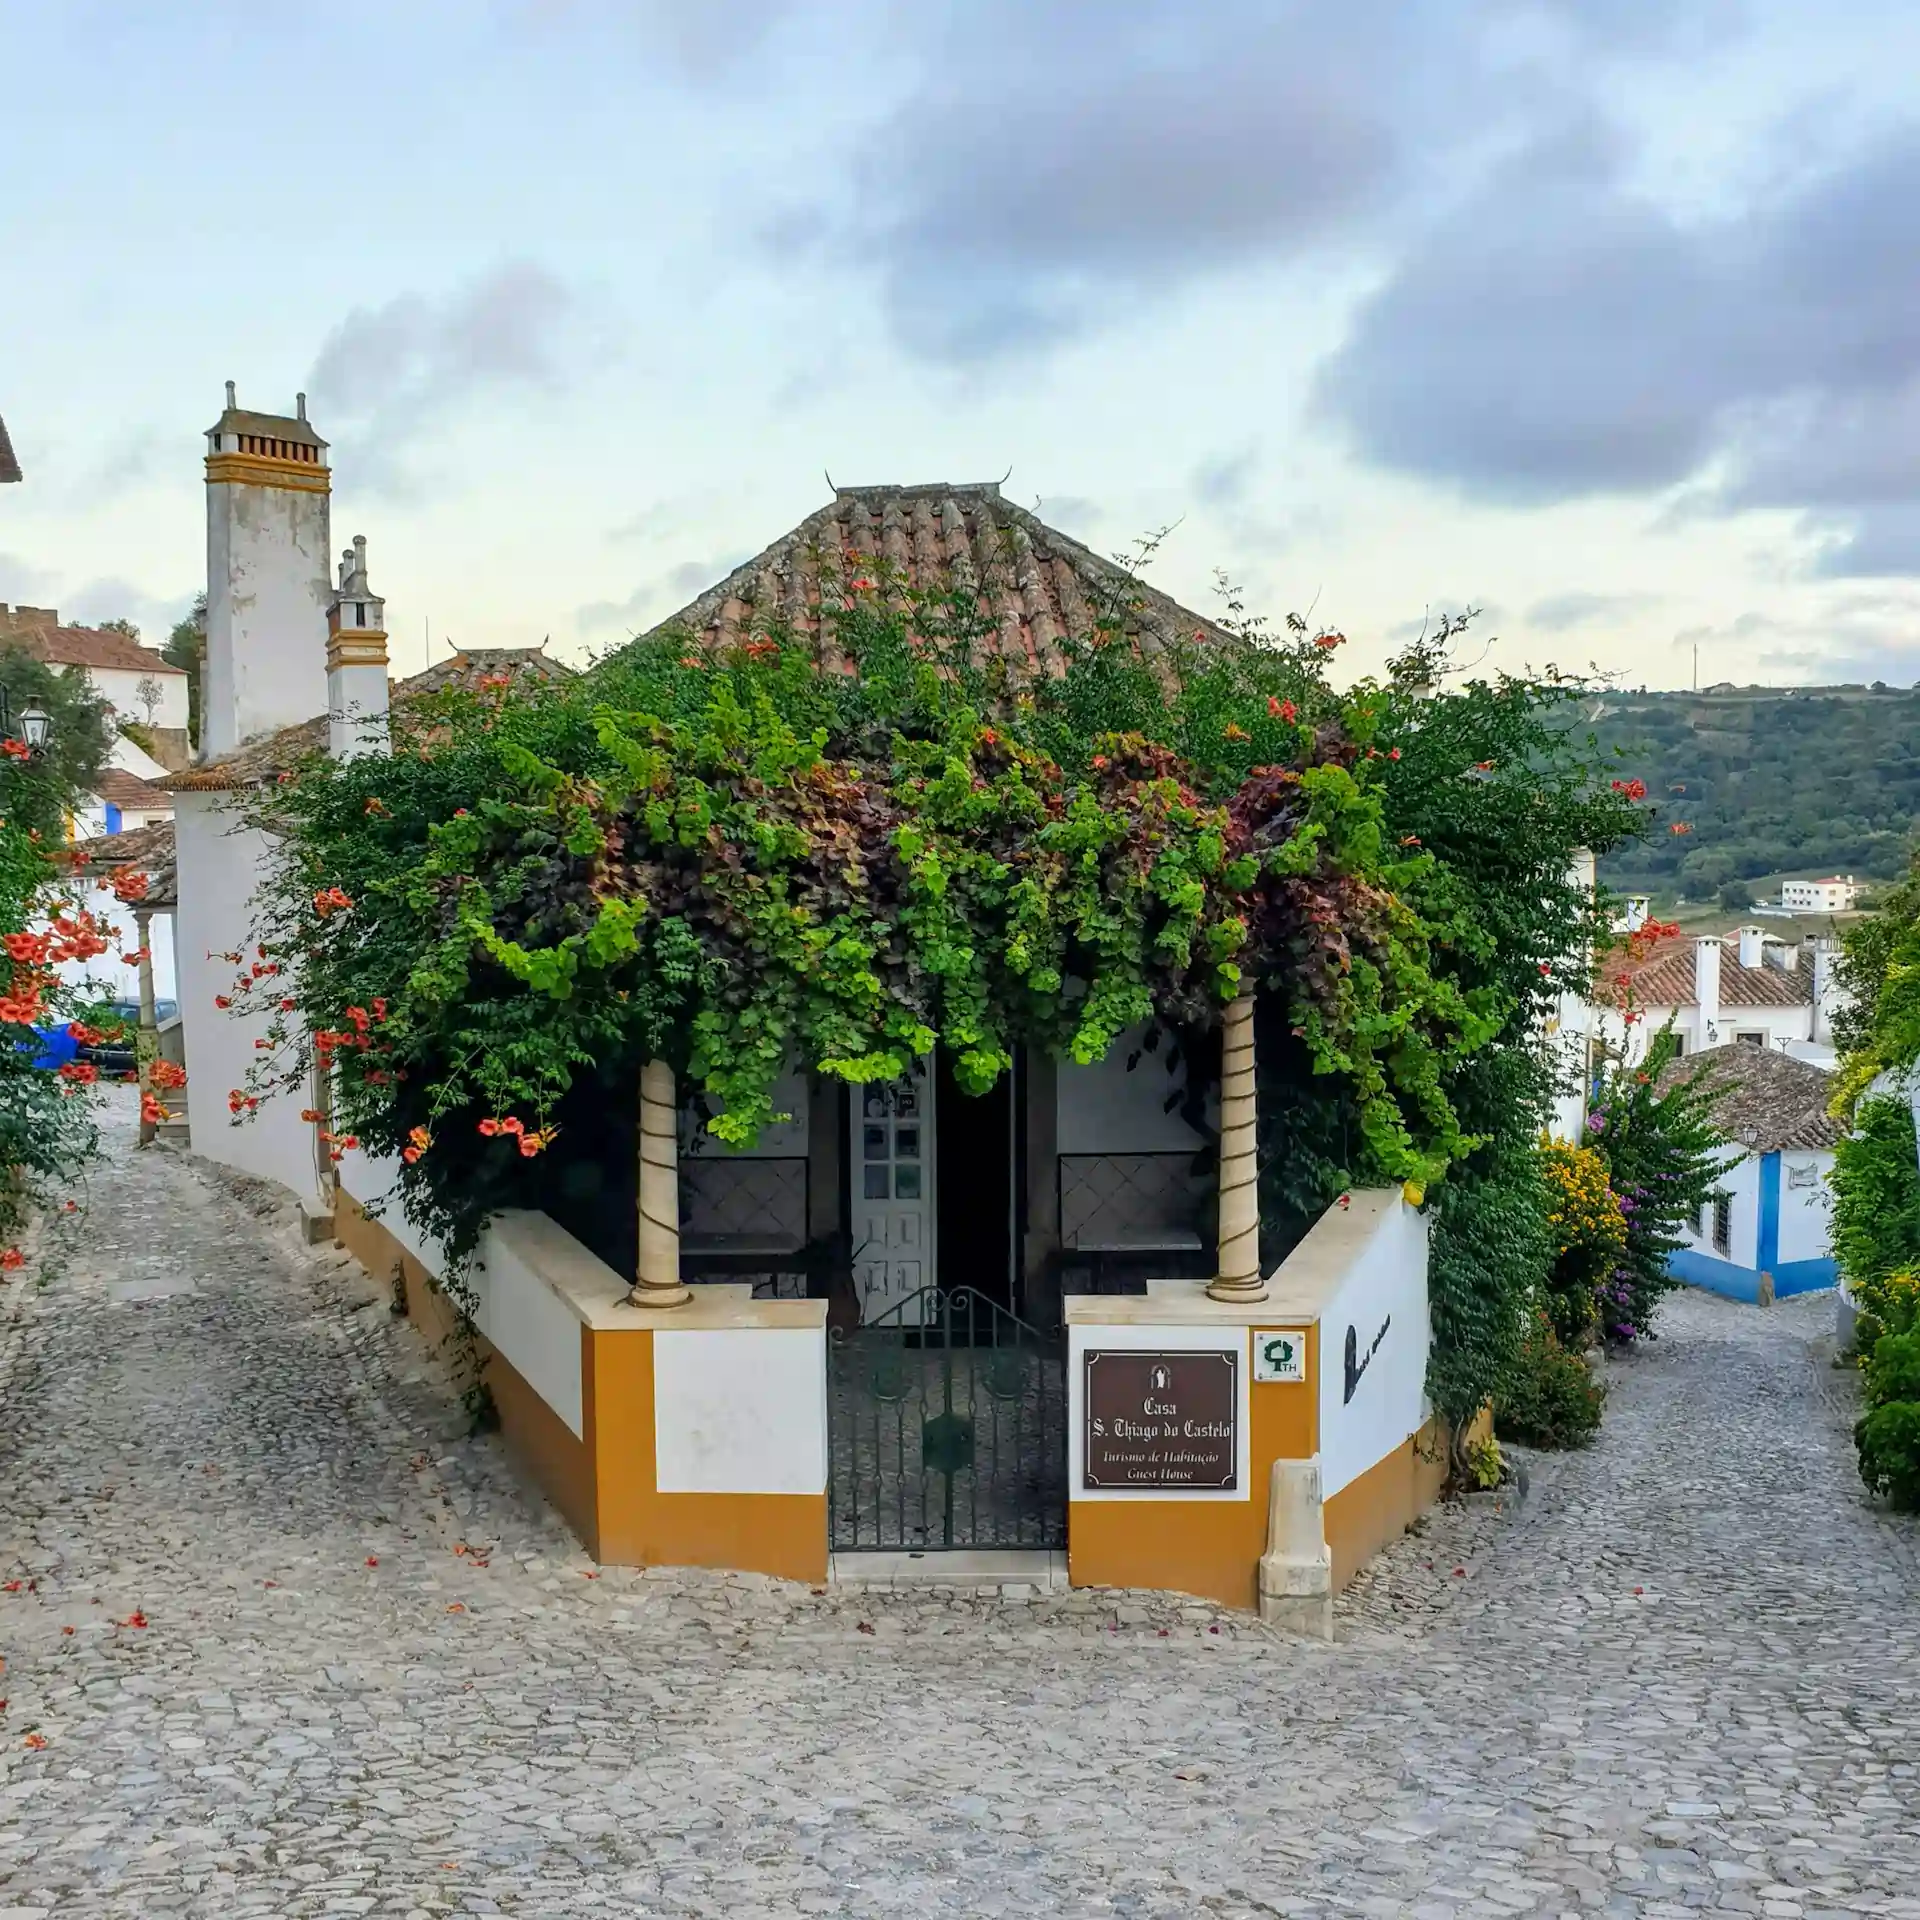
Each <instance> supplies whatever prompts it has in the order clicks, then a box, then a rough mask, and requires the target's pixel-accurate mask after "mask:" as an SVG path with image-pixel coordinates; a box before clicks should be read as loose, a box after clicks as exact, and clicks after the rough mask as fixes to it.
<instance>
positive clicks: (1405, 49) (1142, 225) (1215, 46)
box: [855, 0, 1460, 360]
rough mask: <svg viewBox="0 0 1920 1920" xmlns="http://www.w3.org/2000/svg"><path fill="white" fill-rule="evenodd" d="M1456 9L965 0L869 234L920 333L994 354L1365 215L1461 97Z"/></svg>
mask: <svg viewBox="0 0 1920 1920" xmlns="http://www.w3.org/2000/svg"><path fill="white" fill-rule="evenodd" d="M1435 18H1436V15H1435V12H1434V10H1433V9H1432V8H1431V7H1430V6H1427V5H1421V4H1413V5H1407V4H1401V0H1351V4H1349V5H1347V6H1345V7H1342V8H1339V9H1330V8H1325V7H1318V6H1308V5H1303V4H1284V3H1282V4H1276V0H1211V4H1209V5H1207V6H1205V7H1193V6H1191V5H1189V4H1186V0H1135V4H1132V5H1130V6H1127V7H1124V8H1100V9H1093V8H1089V7H1086V6H1084V5H1081V4H1075V0H979V3H978V4H974V5H970V6H965V7H955V8H952V9H950V10H949V11H948V13H947V14H946V16H945V18H944V21H943V22H942V23H941V24H940V25H939V26H938V27H937V28H936V29H935V30H934V31H933V33H932V35H931V47H932V57H931V58H929V59H928V60H927V63H926V66H925V69H924V72H923V75H922V77H921V78H920V80H919V81H918V83H917V84H916V85H915V86H914V87H913V89H912V91H911V93H910V95H909V97H908V98H907V99H906V100H905V101H904V102H903V103H902V105H901V106H900V108H899V110H898V112H897V113H896V114H895V115H893V116H892V117H890V118H889V119H887V120H886V121H884V122H883V123H882V124H881V125H880V126H879V127H877V128H876V129H875V130H874V132H873V133H872V135H871V138H870V140H869V141H868V143H867V146H866V149H865V159H864V164H863V165H862V167H861V169H860V179H859V182H858V186H859V192H858V196H857V197H858V200H859V202H860V204H861V205H862V206H863V207H865V208H867V209H869V210H870V212H869V217H868V219H867V220H866V222H865V223H864V224H863V225H862V227H861V229H860V231H859V232H858V234H857V235H856V236H855V238H856V240H857V243H858V244H859V246H860V248H861V249H862V251H863V252H866V253H868V254H869V255H870V256H871V257H877V258H879V259H880V260H881V262H882V263H883V265H882V270H883V275H884V280H885V288H886V296H887V300H888V304H889V306H890V308H891V310H892V312H893V315H894V318H895V320H896V322H897V324H898V325H899V327H900V329H901V332H902V336H903V338H904V340H905V341H906V342H907V343H908V344H909V346H910V347H911V348H913V349H914V350H916V351H919V352H922V353H925V354H928V355H931V356H933V357H936V358H945V359H953V360H968V359H978V358H985V357H990V356H992V355H994V354H996V353H1000V352H1003V351H1006V350H1008V349H1011V348H1015V347H1021V346H1028V345H1032V344H1034V343H1037V342H1044V341H1046V340H1049V339H1054V338H1058V337H1061V336H1063V335H1065V334H1068V333H1071V332H1074V331H1077V330H1078V329H1080V328H1081V327H1083V326H1084V325H1087V324H1089V323H1090V322H1091V321H1093V320H1094V319H1095V318H1097V317H1101V316H1102V314H1103V311H1104V314H1105V315H1107V316H1110V315H1111V313H1112V312H1113V311H1114V309H1113V306H1112V302H1111V299H1110V298H1109V296H1111V295H1113V294H1116V293H1120V294H1123V295H1124V297H1125V298H1126V299H1127V300H1129V301H1130V302H1133V303H1135V304H1137V303H1138V301H1139V300H1140V299H1141V298H1143V297H1148V298H1150V297H1154V296H1156V295H1159V294H1163V293H1164V292H1165V291H1167V290H1168V288H1169V287H1170V286H1171V285H1173V284H1175V283H1176V282H1178V281H1179V280H1181V279H1183V278H1187V277H1191V276H1192V275H1194V274H1197V273H1206V272H1212V271H1215V270H1218V269H1220V268H1223V267H1227V266H1231V265H1233V264H1236V263H1238V262H1240V261H1243V260H1245V259H1247V258H1249V257H1266V258H1271V257H1276V256H1279V255H1284V254H1286V253H1287V252H1289V251H1290V250H1293V249H1296V248H1298V247H1301V246H1303V245H1306V244H1309V243H1311V242H1314V241H1318V240H1322V239H1325V238H1326V237H1328V236H1329V235H1331V234H1333V233H1335V232H1337V231H1338V230H1339V229H1341V228H1342V227H1343V226H1344V225H1346V224H1348V223H1351V222H1353V221H1354V220H1357V219H1361V218H1364V217H1365V216H1366V215H1367V214H1368V212H1369V211H1370V210H1372V209H1374V208H1375V207H1377V206H1378V205H1379V204H1380V203H1381V201H1382V199H1383V197H1385V196H1386V195H1387V194H1388V192H1389V190H1390V189H1391V187H1392V186H1393V185H1394V184H1395V183H1396V182H1397V181H1401V180H1403V179H1404V178H1405V168H1406V163H1407V161H1408V158H1409V156H1410V152H1411V147H1412V143H1413V139H1414V135H1413V133H1412V131H1411V129H1410V128H1407V127H1405V126H1403V124H1402V123H1401V120H1400V114H1399V109H1400V108H1401V107H1402V106H1405V105H1409V104H1410V103H1411V97H1412V94H1413V92H1414V90H1415V87H1416V75H1417V74H1418V73H1419V72H1420V71H1421V70H1422V68H1424V70H1425V72H1426V75H1427V77H1428V79H1429V80H1430V81H1431V83H1432V84H1433V85H1434V86H1435V87H1436V89H1439V90H1444V87H1445V85H1446V82H1447V80H1448V79H1449V78H1450V77H1452V76H1453V75H1455V74H1457V73H1458V72H1459V70H1460V60H1459V57H1458V54H1457V52H1455V51H1454V50H1453V49H1454V48H1455V47H1457V45H1458V43H1459V39H1460V36H1458V35H1453V36H1449V35H1447V34H1444V33H1436V32H1434V31H1433V30H1432V23H1433V21H1434V19H1435ZM1431 131H1432V129H1431V128H1430V127H1429V128H1425V129H1423V130H1422V134H1423V137H1424V136H1425V135H1427V134H1430V133H1431Z"/></svg>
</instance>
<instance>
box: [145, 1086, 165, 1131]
mask: <svg viewBox="0 0 1920 1920" xmlns="http://www.w3.org/2000/svg"><path fill="white" fill-rule="evenodd" d="M140 1118H141V1119H142V1120H144V1121H145V1122H146V1123H147V1125H148V1126H150V1127H158V1126H162V1125H164V1124H165V1123H166V1119H167V1110H166V1108H165V1107H164V1106H162V1105H161V1104H160V1096H159V1095H158V1094H157V1093H143V1094H142V1095H141V1096H140Z"/></svg>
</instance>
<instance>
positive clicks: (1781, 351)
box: [1318, 128, 1920, 571]
mask: <svg viewBox="0 0 1920 1920" xmlns="http://www.w3.org/2000/svg"><path fill="white" fill-rule="evenodd" d="M1627 159H1628V156H1626V155H1625V154H1623V153H1622V152H1620V151H1619V150H1618V149H1617V148H1616V147H1614V146H1613V145H1612V144H1611V143H1609V142H1608V141H1607V140H1606V139H1605V138H1604V137H1600V136H1597V135H1590V136H1588V137H1586V138H1583V139H1573V140H1567V141H1563V142H1561V143H1559V144H1558V145H1556V146H1554V147H1552V148H1543V149H1541V150H1539V151H1537V152H1535V153H1533V154H1530V155H1528V156H1527V157H1526V158H1525V159H1524V160H1523V161H1522V162H1520V163H1517V164H1514V165H1512V166H1510V167H1508V168H1506V169H1503V170H1502V171H1500V172H1499V173H1497V174H1496V175H1495V176H1494V177H1493V178H1492V179H1491V180H1490V181H1489V182H1488V183H1487V185H1486V187H1485V189H1484V190H1483V191H1482V192H1481V193H1480V194H1478V195H1477V196H1475V197H1474V198H1473V199H1472V200H1471V201H1470V202H1469V203H1468V204H1467V205H1465V206H1464V207H1463V208H1462V209H1461V210H1460V212H1459V213H1458V214H1457V216H1456V217H1454V218H1453V219H1451V220H1449V221H1447V222H1445V223H1443V224H1442V225H1441V226H1439V227H1437V228H1436V229H1434V230H1433V231H1432V232H1431V233H1430V234H1429V235H1427V237H1426V238H1425V239H1424V240H1423V241H1422V242H1421V243H1420V244H1419V245H1417V246H1416V247H1414V248H1413V249H1412V250H1411V251H1410V252H1409V253H1408V254H1407V256H1406V257H1405V258H1404V259H1403V260H1402V261H1401V263H1400V265H1399V266H1398V268H1397V269H1396V270H1395V272H1394V273H1393V275H1392V276H1391V278H1390V279H1389V280H1388V282H1387V283H1386V284H1385V285H1384V286H1383V287H1382V288H1381V289H1380V290H1379V291H1378V292H1377V293H1376V294H1375V295H1374V296H1373V297H1372V298H1371V299H1370V300H1369V301H1367V302H1366V303H1365V305H1364V306H1363V307H1362V309H1361V310H1360V313H1359V315H1358V316H1357V319H1356V322H1355V324H1354V327H1353V330H1352V333H1351V335H1350V337H1349V339H1348V340H1347V342H1346V343H1345V345H1344V346H1343V347H1342V348H1341V350H1340V351H1339V352H1338V353H1336V354H1335V355H1334V356H1333V358H1332V359H1331V360H1330V361H1329V362H1328V363H1327V364H1326V365H1325V366H1324V367H1323V369H1322V370H1321V375H1320V379H1319V383H1318V402H1319V405H1320V407H1321V408H1322V409H1323V410H1324V412H1325V413H1326V414H1328V415H1330V416H1331V417H1332V418H1334V419H1335V420H1336V421H1338V422H1339V424H1340V425H1342V426H1343V427H1344V428H1345V429H1346V431H1347V432H1348V434H1349V435H1350V437H1351V439H1352V441H1353V443H1354V445H1355V446H1356V447H1357V448H1358V450H1359V451H1360V452H1361V453H1363V454H1364V455H1365V456H1366V457H1368V458H1369V459H1371V460H1373V461H1375V462H1377V463H1378V464H1380V465H1383V466H1388V467H1394V468H1398V469H1400V470H1402V471H1406V472H1412V473H1417V474H1420V475H1423V476H1425V477H1428V478H1432V479H1439V480H1444V481H1449V482H1452V483H1454V484H1455V485H1457V486H1458V487H1460V488H1461V489H1462V490H1463V491H1464V492H1466V493H1468V494H1469V495H1473V496H1477V497H1481V498H1488V499H1495V500H1519V501H1526V502H1537V501H1545V500H1557V499H1567V498H1572V497H1577V496H1580V495H1588V494H1595V493H1604V492H1644V491H1653V490H1658V489H1664V488H1667V487H1672V486H1675V485H1677V484H1679V483H1681V482H1683V481H1687V480H1689V479H1694V478H1696V477H1700V476H1703V475H1708V474H1711V476H1712V479H1711V484H1710V486H1709V487H1708V489H1707V498H1708V499H1709V500H1710V501H1711V502H1712V504H1713V505H1715V506H1716V507H1717V508H1719V509H1720V510H1732V509H1737V508H1743V507H1753V506H1801V507H1817V508H1819V509H1822V510H1824V511H1825V512H1826V513H1828V514H1834V513H1837V514H1839V515H1840V516H1842V519H1843V521H1851V520H1852V518H1853V516H1856V515H1859V514H1862V513H1865V512H1868V511H1877V510H1879V509H1882V508H1886V507H1889V506H1901V505H1904V504H1905V503H1910V502H1914V501H1920V309H1916V308H1915V306H1914V304H1913V300H1912V296H1911V280H1912V269H1913V262H1914V261H1915V259H1916V258H1920V129H1916V128H1908V129H1904V130H1902V131H1901V132H1899V133H1898V134H1895V135H1892V136H1888V137H1884V138H1882V139H1881V140H1879V141H1878V142H1876V143H1874V144H1872V145H1870V146H1867V147H1864V148H1862V149H1860V150H1858V151H1856V152H1855V153H1853V154H1852V155H1851V156H1850V157H1849V158H1848V159H1847V160H1846V161H1844V162H1843V163H1841V164H1838V165H1835V166H1832V167H1830V168H1829V169H1827V170H1826V171H1824V172H1821V173H1818V174H1815V175H1813V176H1812V177H1809V178H1805V179H1802V180H1799V181H1797V182H1794V183H1791V184H1790V185H1788V186H1787V187H1785V188H1783V189H1781V190H1778V191H1769V192H1766V193H1764V194H1759V195H1756V196H1755V198H1754V199H1753V201H1752V202H1751V203H1750V204H1749V205H1748V206H1746V207H1745V208H1743V209H1742V210H1741V211H1739V212H1738V213H1736V214H1733V215H1728V216H1723V217H1720V218H1716V219H1713V220H1705V221H1695V222H1690V223H1688V222H1682V221H1681V220H1680V219H1679V218H1677V217H1676V216H1675V215H1674V214H1673V213H1671V212H1669V211H1668V210H1666V209H1665V208H1663V207H1661V206H1658V205H1656V204H1655V203H1654V202H1652V201H1651V200H1649V199H1647V198H1646V197H1644V196H1643V195H1642V194H1640V193H1638V192H1637V191H1636V190H1635V189H1634V188H1633V187H1631V186H1630V185H1629V184H1628V182H1627ZM1859 524H1860V532H1859V534H1858V536H1857V540H1858V549H1859V551H1858V555H1857V559H1856V562H1855V563H1854V564H1849V563H1848V562H1846V561H1845V560H1844V559H1841V558H1836V557H1830V559H1829V562H1828V565H1829V569H1830V570H1836V571H1858V570H1865V569H1864V567H1863V566H1862V565H1861V564H1860V563H1861V562H1871V563H1873V564H1874V565H1876V566H1878V565H1883V564H1885V562H1886V560H1887V558H1888V557H1889V555H1890V554H1891V552H1892V550H1893V547H1894V546H1895V545H1896V544H1897V541H1896V540H1895V539H1893V538H1892V537H1891V536H1890V530H1889V528H1888V527H1887V526H1886V525H1884V524H1882V525H1880V526H1878V527H1877V528H1875V527H1871V526H1869V525H1868V524H1867V523H1866V522H1865V521H1862V522H1860V523H1859ZM1895 531H1897V530H1895ZM1845 551H1846V549H1845V548H1844V547H1842V548H1841V549H1840V550H1839V552H1840V553H1844V552H1845Z"/></svg>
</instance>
